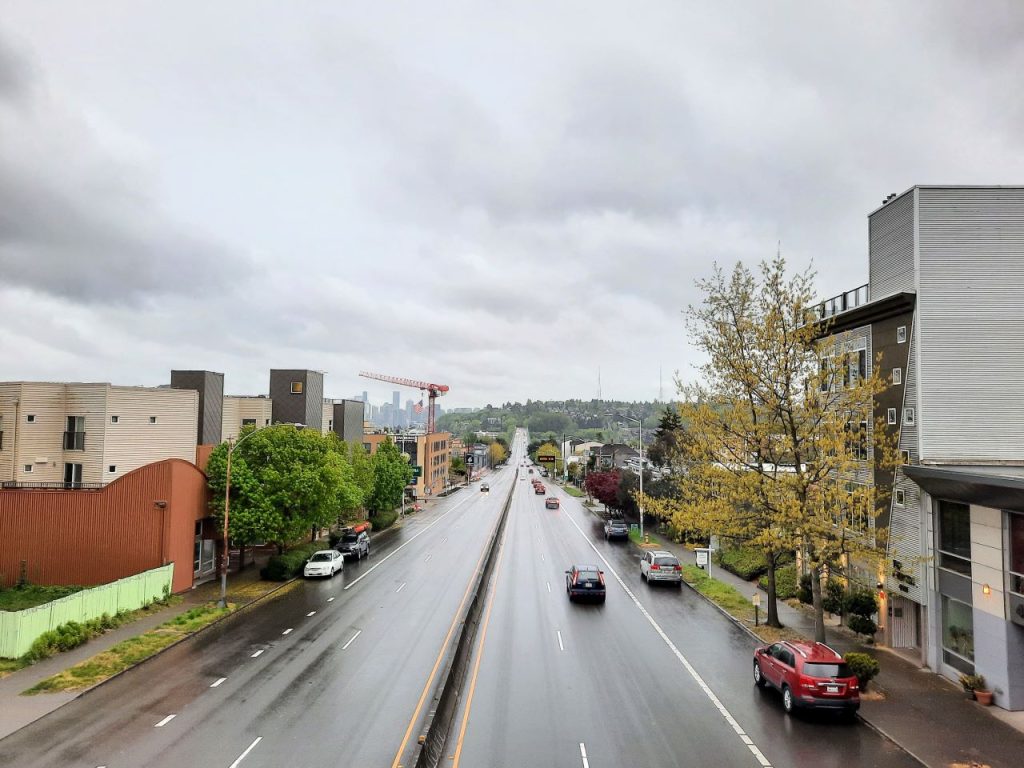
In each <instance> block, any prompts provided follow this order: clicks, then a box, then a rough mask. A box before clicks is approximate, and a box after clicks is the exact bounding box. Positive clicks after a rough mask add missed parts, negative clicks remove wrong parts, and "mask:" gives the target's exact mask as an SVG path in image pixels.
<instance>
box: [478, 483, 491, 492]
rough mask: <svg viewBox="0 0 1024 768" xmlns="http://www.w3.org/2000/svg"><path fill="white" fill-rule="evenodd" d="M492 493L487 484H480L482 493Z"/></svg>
mask: <svg viewBox="0 0 1024 768" xmlns="http://www.w3.org/2000/svg"><path fill="white" fill-rule="evenodd" d="M490 492H491V486H489V485H488V484H487V483H480V493H490Z"/></svg>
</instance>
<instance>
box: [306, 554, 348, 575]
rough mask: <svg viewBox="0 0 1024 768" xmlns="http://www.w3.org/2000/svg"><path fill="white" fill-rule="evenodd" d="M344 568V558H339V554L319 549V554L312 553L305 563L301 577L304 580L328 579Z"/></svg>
mask: <svg viewBox="0 0 1024 768" xmlns="http://www.w3.org/2000/svg"><path fill="white" fill-rule="evenodd" d="M344 567H345V558H344V557H342V556H341V552H339V551H337V550H336V549H321V550H320V551H319V552H314V553H313V555H312V557H310V558H309V560H307V561H306V567H305V568H303V569H302V575H303V576H305V577H306V578H311V577H313V576H326V577H327V578H329V579H330V578H333V577H334V574H336V573H337V572H338V571H340V570H342V569H343V568H344Z"/></svg>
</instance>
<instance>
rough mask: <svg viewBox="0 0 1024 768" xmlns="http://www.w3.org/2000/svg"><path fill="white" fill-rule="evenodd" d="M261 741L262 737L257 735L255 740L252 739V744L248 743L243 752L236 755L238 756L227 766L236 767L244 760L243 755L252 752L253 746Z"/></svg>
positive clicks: (229, 767)
mask: <svg viewBox="0 0 1024 768" xmlns="http://www.w3.org/2000/svg"><path fill="white" fill-rule="evenodd" d="M261 741H263V737H262V736H257V737H256V739H255V741H253V743H252V744H250V745H249V746H248V747H246V748H245V752H243V753H242V754H240V755H239V756H238V758H237V759H236V760H235V762H233V763H232V764H231V765H229V766H228V768H238V765H239V763H241V762H242V761H243V760H245V756H246V755H248V754H249V753H250V752H252V750H253V748H254V747H255V746H256V745H257V744H259V743H260V742H261Z"/></svg>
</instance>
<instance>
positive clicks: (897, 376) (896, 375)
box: [892, 368, 903, 385]
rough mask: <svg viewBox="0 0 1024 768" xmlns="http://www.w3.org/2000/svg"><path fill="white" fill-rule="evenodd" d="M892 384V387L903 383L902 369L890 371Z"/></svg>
mask: <svg viewBox="0 0 1024 768" xmlns="http://www.w3.org/2000/svg"><path fill="white" fill-rule="evenodd" d="M892 383H893V384H894V385H896V384H902V383H903V369H902V368H893V369H892Z"/></svg>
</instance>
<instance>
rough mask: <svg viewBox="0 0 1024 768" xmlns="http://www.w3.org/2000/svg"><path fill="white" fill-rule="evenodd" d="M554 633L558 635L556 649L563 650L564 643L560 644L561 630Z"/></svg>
mask: <svg viewBox="0 0 1024 768" xmlns="http://www.w3.org/2000/svg"><path fill="white" fill-rule="evenodd" d="M555 634H556V635H558V650H560V651H564V650H565V645H563V644H562V632H561V630H556V631H555Z"/></svg>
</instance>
